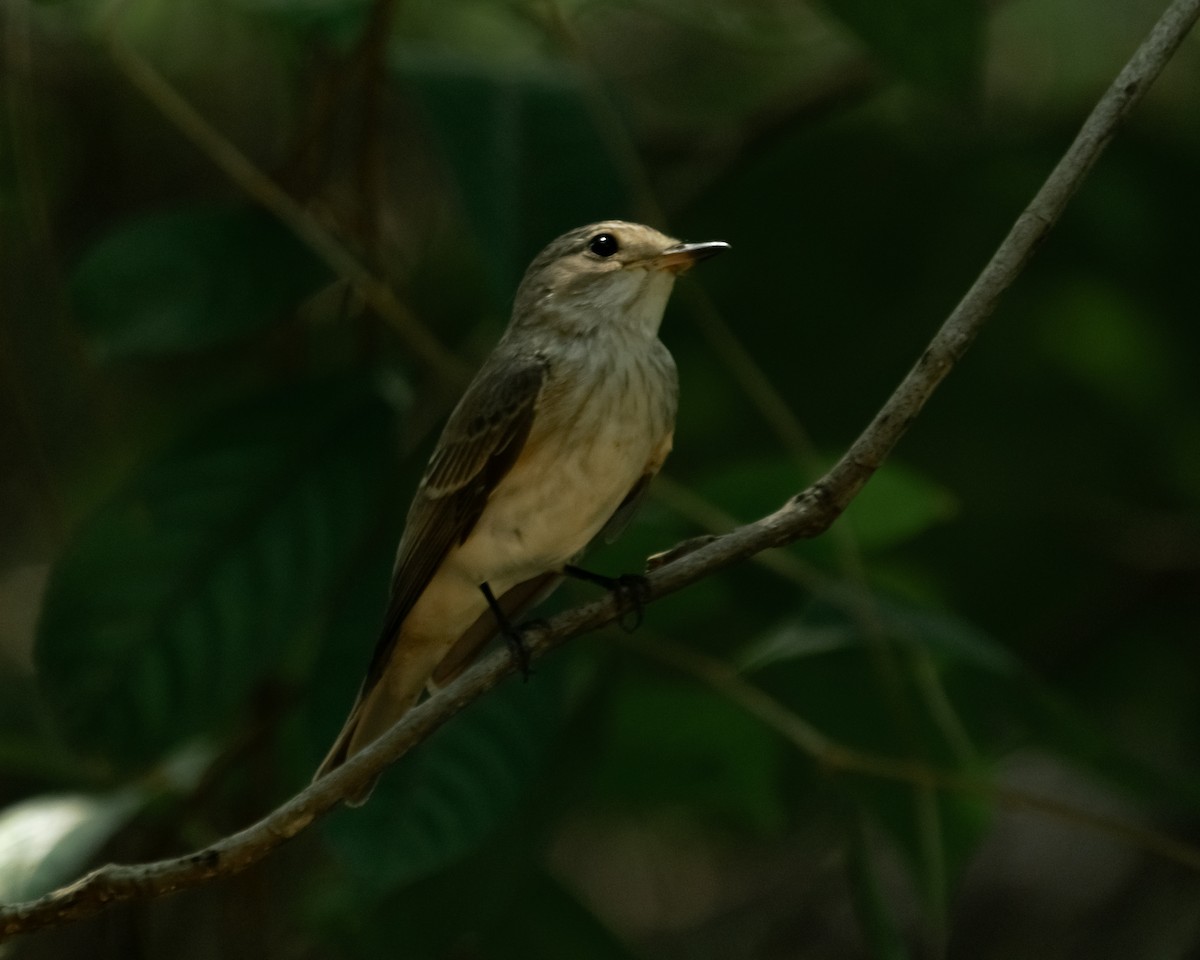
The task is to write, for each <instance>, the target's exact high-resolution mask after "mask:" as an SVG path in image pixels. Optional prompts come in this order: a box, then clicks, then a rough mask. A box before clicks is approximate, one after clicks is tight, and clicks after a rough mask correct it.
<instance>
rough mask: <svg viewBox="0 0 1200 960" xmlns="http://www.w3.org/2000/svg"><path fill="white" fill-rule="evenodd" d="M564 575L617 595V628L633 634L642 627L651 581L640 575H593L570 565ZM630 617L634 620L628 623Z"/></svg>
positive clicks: (564, 569)
mask: <svg viewBox="0 0 1200 960" xmlns="http://www.w3.org/2000/svg"><path fill="white" fill-rule="evenodd" d="M563 573H564V574H566V575H567V576H568V577H574V578H575V579H576V580H586V581H587V582H588V583H595V584H599V585H600V586H602V587H604V588H605V589H606V590H611V591H612V592H613V593H614V594H615V595H616V599H617V605H618V607H620V608H621V616H620V617H619V618H618V620H617V626H619V627H620V628H621V629H622V630H624V631H625V632H626V633H633V631H634V630H636V629H637V628H638V627H640V626H641V625H642V617H643V614H644V612H645V607H646V603H647V602H648V601H649V600H650V581H648V580H647V579H646V578H645V577H644V576H642V575H641V574H640V573H623V574H621V575H620V576H619V577H607V576H605V575H604V574H602V573H593V572H592V571H591V570H584V569H583V568H582V567H576V566H574V565H573V564H569V563H568V564H567V565H566V566H564V567H563ZM630 616H632V618H633V620H632V622H627V620H628V618H629V617H630Z"/></svg>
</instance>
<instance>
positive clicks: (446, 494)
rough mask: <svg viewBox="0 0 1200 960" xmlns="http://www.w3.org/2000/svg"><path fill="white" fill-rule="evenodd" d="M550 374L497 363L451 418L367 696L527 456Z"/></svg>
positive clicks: (397, 576) (401, 555) (541, 365)
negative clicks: (445, 568) (437, 582)
mask: <svg viewBox="0 0 1200 960" xmlns="http://www.w3.org/2000/svg"><path fill="white" fill-rule="evenodd" d="M546 372H547V366H546V362H545V361H544V360H543V359H542V358H541V357H539V356H526V357H518V358H513V357H512V356H509V357H506V358H504V359H503V360H501V359H499V358H497V359H496V360H495V361H494V362H489V363H488V364H487V365H485V367H484V368H483V369H482V370H481V371H480V372H479V374H478V375H477V376H476V378H475V380H474V381H472V383H471V385H470V386H469V387H468V388H467V392H466V394H465V395H464V396H463V398H462V400H461V401H459V404H458V406H457V407H456V408H455V410H454V413H452V414H451V415H450V420H449V422H448V423H447V424H446V429H445V430H443V431H442V436H441V439H440V440H439V441H438V445H437V448H436V449H435V450H434V451H433V456H431V457H430V458H429V466H428V467H426V469H425V476H424V477H423V478H422V479H421V484H420V486H419V487H418V488H417V494H416V497H415V498H414V499H413V505H412V507H411V508H410V510H409V512H408V522H407V524H406V526H405V529H404V536H403V538H402V539H401V541H400V549H399V551H398V553H397V556H396V566H395V569H394V570H393V572H392V592H391V597H390V599H389V601H388V609H387V614H386V616H385V617H384V622H383V628H382V630H381V631H380V635H379V641H378V643H377V644H376V647H375V653H374V655H373V656H372V659H371V665H370V667H369V668H368V670H367V676H366V680H365V681H364V683H363V692H364V693H365V692H366V691H367V690H369V689H370V688H371V687H372V686H374V685H375V683H376V682H377V681H378V680H379V677H380V676H381V675H382V673H383V670H384V668H385V667H386V666H387V662H388V658H389V657H390V656H391V652H392V648H393V646H394V645H395V643H396V638H397V636H398V635H399V633H400V626H401V624H402V623H403V622H404V618H405V617H407V616H408V614H409V612H410V611H411V610H412V608H413V605H414V604H415V603H416V602H417V599H418V598H419V597H420V596H421V594H422V593H423V592H424V590H425V587H426V586H428V584H429V581H430V579H431V578H432V577H433V575H434V573H436V572H437V568H438V567H439V566H440V565H441V563H442V560H444V559H445V556H446V554H447V552H449V550H450V549H451V548H452V547H453V546H455V545H456V544H459V543H462V542H463V541H465V540H466V539H467V537H468V536H469V535H470V533H471V530H472V529H473V528H474V527H475V524H476V522H477V521H478V520H479V515H480V514H481V513H483V508H484V506H485V505H486V503H487V501H488V497H489V496H491V494H492V491H493V490H495V489H496V485H497V484H498V483H499V482H500V480H501V479H502V478H503V477H504V476H505V474H507V473H508V471H509V470H510V469H511V467H512V465H513V463H514V462H516V459H517V457H518V456H519V455H520V453H521V450H522V448H523V447H524V445H525V440H526V438H527V437H528V436H529V429H530V427H531V426H532V425H533V418H534V413H535V411H536V409H537V402H538V397H539V396H540V395H541V392H542V387H543V385H544V384H545V381H546Z"/></svg>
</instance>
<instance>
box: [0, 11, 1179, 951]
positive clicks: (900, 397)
mask: <svg viewBox="0 0 1200 960" xmlns="http://www.w3.org/2000/svg"><path fill="white" fill-rule="evenodd" d="M1197 17H1200V0H1174V2H1173V3H1172V4H1171V5H1170V6H1169V7H1168V9H1167V10H1166V12H1165V13H1164V14H1163V16H1162V18H1161V19H1160V20H1159V22H1158V23H1157V24H1156V25H1155V27H1154V29H1153V30H1152V31H1151V33H1150V35H1149V37H1147V39H1146V40H1145V41H1144V42H1143V43H1142V45H1141V46H1140V47H1139V48H1138V49H1137V51H1136V52H1135V53H1134V55H1133V57H1132V59H1131V60H1130V61H1129V63H1128V64H1127V65H1126V66H1125V68H1124V69H1123V70H1122V71H1121V73H1120V74H1119V75H1118V76H1117V79H1116V80H1115V81H1114V82H1113V84H1112V86H1110V87H1109V89H1108V90H1107V92H1106V93H1105V94H1104V96H1103V97H1101V99H1100V101H1099V103H1097V105H1096V107H1095V109H1093V111H1092V113H1091V114H1090V115H1089V117H1088V118H1087V120H1086V121H1085V122H1084V124H1083V127H1082V129H1081V130H1080V132H1079V134H1078V136H1077V137H1076V139H1075V141H1074V143H1072V144H1071V146H1070V148H1069V149H1068V150H1067V152H1066V154H1065V155H1064V156H1063V158H1062V159H1061V160H1060V161H1059V163H1058V165H1057V166H1056V167H1055V168H1054V170H1053V171H1052V172H1051V174H1050V176H1049V177H1048V179H1047V180H1046V182H1045V184H1043V186H1042V188H1041V189H1040V190H1039V191H1038V193H1037V195H1036V196H1035V197H1034V198H1033V200H1032V201H1031V202H1030V204H1029V206H1028V207H1027V208H1026V209H1025V211H1024V212H1023V213H1022V214H1021V216H1020V217H1019V218H1018V219H1017V222H1016V224H1015V225H1014V226H1013V228H1012V230H1011V231H1010V232H1009V234H1008V236H1007V237H1006V238H1005V239H1004V242H1003V243H1001V245H1000V247H999V249H998V250H997V251H996V253H995V255H994V256H993V257H992V259H991V261H990V262H989V263H988V265H987V266H986V267H985V268H984V270H983V272H982V273H981V274H980V275H979V278H978V279H977V280H976V281H975V283H974V284H973V285H972V287H971V289H970V290H968V291H967V293H966V295H965V296H964V297H963V299H962V301H961V302H960V303H959V305H958V306H957V307H956V308H955V310H954V312H953V313H952V314H951V315H950V317H949V318H948V319H947V320H946V322H945V323H944V324H943V325H942V327H941V329H940V330H938V332H937V334H936V335H935V336H934V338H933V340H932V341H931V342H930V344H929V346H928V347H927V348H926V350H925V352H924V353H923V354H922V355H921V357H920V358H919V359H918V361H917V362H916V364H915V365H914V366H913V368H912V369H911V370H910V371H909V373H908V375H907V376H906V377H905V378H904V380H903V381H902V382H901V383H900V385H899V387H897V388H896V391H895V392H894V393H893V394H892V395H891V397H889V398H888V400H887V402H886V403H884V405H883V407H882V409H880V411H879V413H878V414H876V416H875V418H874V419H873V420H872V421H871V423H870V424H869V425H868V426H867V428H866V429H865V430H864V431H863V432H862V434H861V435H860V436H859V437H858V439H857V440H855V441H854V443H853V444H852V445H851V446H850V449H849V450H848V451H847V452H846V454H845V456H843V457H842V458H841V460H839V461H838V462H837V463H836V464H835V465H834V466H833V468H832V469H831V470H829V472H828V473H826V474H825V476H823V477H822V478H821V479H820V480H818V481H817V482H816V483H815V484H813V485H812V486H811V487H809V488H808V489H807V490H805V491H803V492H801V493H798V494H797V495H796V496H794V497H793V498H792V499H791V500H789V501H788V502H787V503H786V504H784V506H782V507H781V508H780V509H779V510H777V511H775V512H774V513H772V514H770V515H769V516H766V517H763V518H762V519H760V520H757V521H755V522H754V523H750V524H747V525H746V526H743V527H739V528H738V529H736V530H734V531H732V532H731V533H728V534H726V535H724V536H722V537H717V538H712V539H705V540H703V541H702V542H700V543H699V545H696V544H692V545H690V546H691V547H692V549H690V550H688V549H686V548H680V549H676V550H675V551H672V552H671V554H670V555H669V556H668V558H667V559H666V561H665V562H663V563H662V564H661V565H660V566H658V567H657V568H656V569H655V570H654V571H653V572H652V573H651V574H650V575H649V578H648V584H649V597H650V598H658V597H662V596H665V595H666V594H669V593H674V592H675V591H677V590H681V589H683V588H684V587H686V586H689V585H690V584H692V583H695V582H696V581H698V580H701V579H703V578H705V577H709V576H712V575H713V574H715V573H717V572H718V571H720V570H723V569H725V568H726V567H729V566H732V565H733V564H736V563H739V562H741V561H743V560H746V559H747V558H749V557H752V556H754V555H755V554H757V553H760V552H762V551H763V550H767V549H770V548H772V547H781V546H784V545H786V544H789V543H792V542H794V541H796V540H799V539H801V538H805V537H815V536H817V535H818V534H821V533H823V532H824V531H826V530H827V529H828V528H829V526H830V525H831V524H832V523H833V522H834V520H836V519H837V517H838V516H839V515H840V514H841V512H842V511H843V510H844V509H845V508H846V506H847V505H848V504H849V503H850V501H851V500H853V499H854V497H855V496H856V495H857V494H858V492H859V491H860V490H861V489H862V487H863V486H864V485H865V484H866V482H867V481H868V480H869V479H870V477H871V475H872V474H873V473H874V471H875V470H876V469H878V468H879V466H880V465H881V464H882V463H883V461H884V458H885V457H886V456H887V455H888V453H889V452H890V451H891V450H892V448H893V447H895V445H896V444H897V442H899V440H900V438H901V437H902V436H903V435H904V432H905V431H906V430H907V429H908V426H909V425H910V424H911V423H912V421H913V420H914V419H915V417H916V416H917V415H918V414H919V413H920V410H921V408H922V407H923V406H924V405H925V402H926V401H927V400H928V399H929V397H930V396H931V395H932V393H933V391H934V390H935V389H936V388H937V386H938V384H939V383H941V381H942V380H943V379H944V378H945V377H946V375H947V374H948V373H949V372H950V370H951V369H952V368H953V366H954V364H955V363H956V362H957V361H958V360H959V358H960V357H961V356H962V355H963V353H964V352H965V351H966V349H967V347H968V346H970V344H971V342H972V340H974V338H975V336H976V335H977V334H978V333H979V330H980V329H981V328H982V326H983V324H984V322H985V321H986V320H987V318H988V317H989V316H990V315H991V314H992V312H993V311H994V310H995V308H996V304H997V302H998V300H999V298H1000V296H1001V294H1002V293H1003V292H1004V291H1005V290H1006V289H1007V288H1008V287H1009V286H1010V285H1011V284H1012V282H1013V281H1014V280H1015V279H1016V278H1017V276H1018V275H1019V274H1020V272H1021V270H1022V269H1023V268H1024V266H1025V264H1026V263H1027V262H1028V260H1029V258H1030V257H1031V256H1032V255H1033V253H1034V251H1035V250H1036V248H1037V246H1038V244H1039V243H1040V242H1041V241H1042V240H1043V239H1044V238H1045V236H1046V234H1047V233H1049V231H1050V229H1051V227H1052V226H1053V225H1054V223H1055V222H1056V221H1057V220H1058V218H1059V216H1060V215H1061V214H1062V212H1063V210H1064V209H1065V207H1066V204H1067V202H1068V200H1069V199H1070V198H1071V196H1072V195H1073V194H1074V193H1075V191H1076V190H1077V189H1078V188H1079V185H1080V184H1081V183H1082V182H1083V179H1084V177H1085V176H1086V175H1087V173H1088V171H1089V170H1090V169H1091V167H1092V166H1093V164H1095V162H1096V160H1097V158H1098V157H1099V156H1100V154H1101V153H1102V152H1103V150H1104V148H1105V146H1107V144H1108V142H1109V141H1110V140H1111V139H1112V138H1113V136H1114V135H1115V133H1116V131H1117V128H1118V127H1119V126H1120V124H1121V122H1122V121H1123V120H1124V119H1125V118H1126V117H1127V116H1128V114H1129V113H1130V111H1131V110H1132V109H1133V107H1134V106H1135V105H1136V104H1137V102H1138V101H1139V100H1140V99H1141V98H1142V96H1143V95H1144V94H1145V92H1146V89H1147V88H1148V87H1149V86H1150V84H1151V83H1152V82H1153V81H1154V79H1155V78H1156V77H1157V76H1158V74H1159V73H1160V72H1161V71H1162V69H1163V67H1164V66H1165V65H1166V63H1167V62H1168V61H1169V60H1170V58H1171V55H1172V54H1173V53H1174V52H1175V50H1176V48H1177V47H1178V46H1179V44H1180V43H1181V42H1182V40H1183V38H1184V36H1185V35H1186V34H1187V32H1188V30H1189V29H1190V28H1191V27H1192V25H1193V24H1194V23H1195V21H1196V19H1197ZM620 612H621V610H620V606H619V604H618V603H617V601H616V600H614V598H613V597H611V596H610V597H605V598H603V599H601V600H597V601H595V602H593V603H589V604H586V605H584V606H581V607H577V608H574V609H572V610H567V611H565V612H564V613H562V614H559V615H558V616H556V617H555V618H554V619H553V620H551V621H550V622H549V623H548V624H546V625H545V626H544V627H542V628H539V629H536V630H531V631H530V633H529V635H528V648H529V652H530V655H531V656H533V657H538V656H542V655H544V654H545V653H547V652H548V651H549V650H552V649H553V648H555V647H557V646H559V645H560V644H562V643H564V642H565V641H566V640H568V639H570V638H571V637H574V636H578V635H579V634H581V633H586V632H588V631H591V630H595V629H597V628H599V627H602V626H604V625H605V624H607V623H610V622H611V621H612V620H614V619H615V618H616V617H617V616H618V615H619V614H620ZM513 669H514V667H513V664H512V662H511V660H510V658H509V656H508V655H507V653H505V652H503V651H501V652H497V653H496V654H493V655H492V656H490V657H488V658H486V659H485V660H483V661H482V662H480V663H479V664H477V665H476V666H475V667H473V668H472V669H471V670H469V671H468V672H466V673H465V674H463V676H461V677H460V678H459V679H458V680H457V681H456V682H455V683H453V684H452V685H451V686H449V687H447V688H446V689H445V690H443V691H441V692H440V693H438V694H436V695H435V696H433V697H430V698H429V699H428V700H427V701H425V702H424V703H423V704H422V705H421V706H419V707H417V708H416V709H414V710H413V711H411V712H410V713H409V714H408V715H407V716H405V718H404V719H403V720H402V721H401V722H400V723H398V724H397V725H396V726H395V727H393V728H392V729H391V730H390V731H388V733H387V734H386V735H384V736H383V737H382V738H380V739H379V740H378V741H377V742H376V743H375V744H373V745H372V746H371V747H370V748H368V749H367V750H365V751H363V752H362V753H360V754H358V755H357V756H355V757H354V758H353V759H352V760H350V761H349V762H348V763H346V764H345V765H344V766H342V767H340V768H339V769H337V770H335V771H334V772H333V773H332V774H330V775H329V776H327V777H325V778H323V779H322V780H320V781H318V782H317V783H314V784H312V785H311V786H310V787H308V788H307V789H305V790H303V791H301V792H300V793H299V794H297V795H296V796H295V797H293V798H292V799H291V800H289V801H288V802H287V803H285V804H283V805H282V806H281V807H279V808H278V809H276V810H274V811H273V812H271V813H270V814H268V815H267V816H266V817H264V818H263V819H262V820H260V821H258V822H257V823H255V824H253V825H252V826H249V827H247V828H246V829H244V830H242V831H240V832H239V833H235V834H233V835H231V836H229V837H225V838H224V839H222V840H219V841H218V842H216V843H214V844H211V845H210V846H208V847H205V848H204V849H203V850H199V851H197V852H195V853H191V854H187V855H186V856H183V857H179V858H176V859H172V860H160V861H157V862H154V863H145V864H133V865H115V864H110V865H108V866H105V867H101V868H100V869H98V870H95V871H93V872H92V873H90V874H88V875H87V876H86V877H84V878H82V879H81V880H79V881H77V882H76V883H74V884H71V885H70V886H67V887H63V888H62V889H59V890H55V891H53V892H51V893H48V894H46V895H45V896H44V897H41V898H40V899H38V900H33V901H30V902H28V903H19V904H13V905H11V906H6V907H3V908H0V938H2V937H7V936H12V935H14V934H18V933H26V932H29V931H33V930H36V929H39V928H42V927H47V926H52V925H56V924H61V923H64V922H67V921H70V920H76V919H79V918H82V917H86V916H89V915H91V914H94V913H97V912H99V911H100V910H102V909H104V908H105V907H106V906H108V905H109V904H112V903H118V902H121V901H127V900H134V899H145V898H149V897H156V896H162V895H164V894H168V893H173V892H176V891H178V890H183V889H186V888H188V887H193V886H197V885H199V884H201V883H203V882H205V881H206V880H210V879H212V878H214V877H217V876H222V875H228V874H233V873H237V872H238V871H240V870H244V869H245V868H246V867H248V866H250V865H251V864H253V863H255V862H257V861H258V860H261V859H262V858H263V857H265V856H266V855H267V854H268V853H270V852H271V851H272V850H273V849H274V848H275V847H277V846H279V845H280V844H282V843H283V842H284V841H285V840H288V839H290V838H292V837H294V836H296V834H298V833H300V832H301V831H302V830H304V829H306V828H307V827H308V826H309V825H311V824H312V822H313V821H314V820H315V819H316V818H317V817H319V816H321V815H322V814H324V813H326V812H327V811H328V810H330V809H331V808H332V807H334V806H335V805H336V804H337V803H338V802H339V801H340V800H341V799H342V798H343V797H345V796H347V795H349V794H351V793H354V792H355V791H357V790H359V789H360V788H362V787H364V786H365V785H366V784H367V783H368V782H369V781H371V780H372V779H373V778H374V777H375V776H376V775H377V774H378V773H379V772H380V771H381V770H383V768H384V767H386V766H387V765H388V764H390V763H393V762H395V761H396V760H397V759H399V758H400V757H401V756H403V755H404V754H405V753H407V752H408V751H409V750H410V749H412V748H413V747H414V746H416V745H417V744H419V743H420V742H421V741H423V740H424V739H425V738H426V737H428V736H429V735H430V734H431V733H432V732H433V731H434V730H436V729H437V728H438V727H440V726H442V724H444V723H445V722H446V721H447V720H449V719H450V718H451V717H453V716H454V715H455V714H456V713H458V712H459V711H460V710H461V709H463V707H465V706H467V705H468V704H469V703H472V702H473V701H475V700H477V699H478V698H479V697H480V696H482V695H483V694H485V693H486V692H487V691H489V690H490V689H492V688H493V687H494V686H496V684H498V683H499V682H500V681H501V680H502V679H504V678H505V677H506V676H508V674H510V673H512V672H513Z"/></svg>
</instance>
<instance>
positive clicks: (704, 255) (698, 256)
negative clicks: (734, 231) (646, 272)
mask: <svg viewBox="0 0 1200 960" xmlns="http://www.w3.org/2000/svg"><path fill="white" fill-rule="evenodd" d="M728 249H729V244H727V243H725V242H724V241H723V240H711V241H709V242H708V243H677V244H675V245H674V246H673V247H667V249H666V250H664V251H663V252H662V253H660V254H659V255H658V256H656V257H651V258H650V262H649V265H650V266H651V267H653V268H655V269H657V270H670V271H671V272H672V273H683V272H684V271H685V270H688V269H689V268H690V267H691V266H692V264H694V263H699V262H700V261H701V260H707V259H708V258H709V257H715V256H716V255H717V254H718V253H723V252H725V251H726V250H728Z"/></svg>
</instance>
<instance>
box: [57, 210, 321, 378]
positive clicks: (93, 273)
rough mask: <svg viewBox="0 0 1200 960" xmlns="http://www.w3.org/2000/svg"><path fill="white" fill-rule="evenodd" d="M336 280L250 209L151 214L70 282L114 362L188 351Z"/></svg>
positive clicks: (84, 318) (107, 239) (80, 314)
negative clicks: (330, 280)
mask: <svg viewBox="0 0 1200 960" xmlns="http://www.w3.org/2000/svg"><path fill="white" fill-rule="evenodd" d="M326 280H327V273H326V271H325V270H324V268H323V267H321V266H320V265H319V264H318V262H317V260H316V258H315V257H314V256H313V254H312V253H310V252H309V250H308V249H307V248H306V247H305V246H304V245H303V244H301V243H300V241H299V240H297V239H296V237H295V236H294V235H293V234H292V233H291V232H290V231H289V230H287V228H285V227H283V226H282V225H281V224H280V223H279V222H278V221H276V220H275V219H274V218H272V217H270V216H268V215H267V214H265V213H263V212H262V211H259V210H256V209H253V208H249V207H215V206H213V207H209V206H195V207H185V208H180V209H175V210H170V211H165V212H160V213H152V214H147V215H144V216H142V217H139V218H138V219H136V220H131V221H129V222H127V223H125V224H123V225H121V226H119V227H117V228H116V229H114V230H113V231H112V232H110V233H108V234H106V235H105V236H104V237H102V238H101V239H100V240H99V241H98V242H97V243H96V244H95V245H94V246H92V248H91V249H90V250H88V252H87V253H86V254H85V255H84V257H83V259H82V260H81V261H80V263H79V265H78V266H77V267H76V269H75V273H74V275H73V277H72V278H71V292H72V296H73V299H74V303H75V312H76V318H77V320H78V322H79V324H80V326H81V327H82V328H83V330H84V332H85V333H86V334H87V336H88V337H89V339H90V340H91V341H92V343H93V344H94V346H95V348H96V350H97V351H98V353H99V354H100V355H101V356H102V357H105V358H109V357H131V356H144V355H153V354H170V353H180V352H184V351H189V350H197V349H201V348H204V347H211V346H214V345H216V344H220V343H225V342H227V341H229V340H232V339H235V338H237V337H240V336H244V335H246V334H249V333H253V332H254V331H256V330H259V329H261V328H262V327H264V326H266V325H267V324H270V323H273V322H275V321H277V320H279V319H280V318H281V317H282V316H284V315H286V314H287V312H288V311H289V310H290V309H292V308H293V307H294V306H295V304H296V303H297V302H298V301H299V300H300V299H302V298H303V297H305V296H307V295H308V294H310V293H312V292H313V291H315V290H316V289H318V288H319V287H320V286H321V284H322V283H324V282H326Z"/></svg>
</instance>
